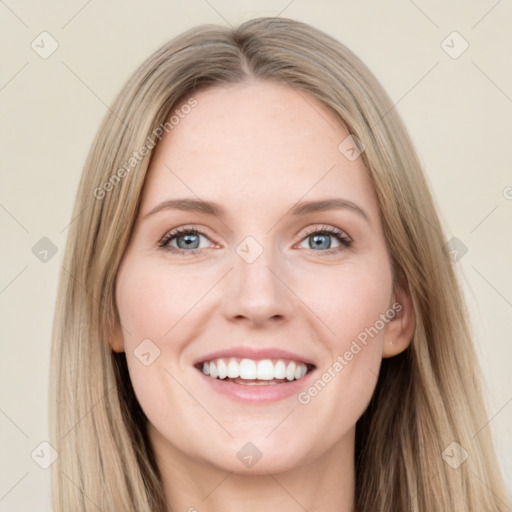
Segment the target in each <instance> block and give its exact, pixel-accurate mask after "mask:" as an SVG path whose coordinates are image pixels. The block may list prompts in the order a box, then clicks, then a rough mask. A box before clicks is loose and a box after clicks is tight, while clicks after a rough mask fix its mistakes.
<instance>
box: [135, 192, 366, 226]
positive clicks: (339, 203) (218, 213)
mask: <svg viewBox="0 0 512 512" xmlns="http://www.w3.org/2000/svg"><path fill="white" fill-rule="evenodd" d="M162 210H182V211H186V212H197V213H203V214H205V215H212V216H215V217H223V216H224V215H225V213H226V211H225V209H224V207H223V206H221V205H220V204H219V203H215V202H213V201H205V200H203V199H193V198H182V199H168V200H166V201H163V202H162V203H160V204H158V205H156V206H155V207H154V208H153V209H152V210H151V211H150V212H149V213H147V214H146V215H144V217H143V218H144V219H146V218H147V217H149V216H151V215H154V214H155V213H157V212H159V211H162ZM326 210H352V211H353V212H356V213H358V214H359V215H360V216H362V217H363V218H364V219H365V220H366V221H367V222H370V219H369V217H368V215H367V214H366V212H365V211H364V210H363V209H362V208H360V207H359V206H357V205H356V204H355V203H353V202H352V201H348V200H346V199H338V198H332V199H322V200H319V201H302V202H299V203H296V204H295V205H293V206H292V207H291V208H290V209H289V210H288V211H287V215H292V216H299V215H307V214H308V213H314V212H323V211H326Z"/></svg>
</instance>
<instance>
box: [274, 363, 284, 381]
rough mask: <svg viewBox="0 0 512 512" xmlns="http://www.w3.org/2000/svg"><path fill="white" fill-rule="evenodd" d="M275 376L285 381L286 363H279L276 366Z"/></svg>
mask: <svg viewBox="0 0 512 512" xmlns="http://www.w3.org/2000/svg"><path fill="white" fill-rule="evenodd" d="M274 376H275V378H276V379H284V378H285V377H286V365H285V364H284V361H277V363H276V364H275V366H274Z"/></svg>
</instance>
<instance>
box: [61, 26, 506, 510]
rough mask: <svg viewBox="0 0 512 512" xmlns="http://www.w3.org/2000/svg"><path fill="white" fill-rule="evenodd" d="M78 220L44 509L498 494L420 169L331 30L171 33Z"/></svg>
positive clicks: (130, 88) (499, 498)
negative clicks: (53, 458)
mask: <svg viewBox="0 0 512 512" xmlns="http://www.w3.org/2000/svg"><path fill="white" fill-rule="evenodd" d="M75 216H76V220H75V221H74V223H73V224H72V229H71V231H70V234H69V238H68V246H67V250H66V255H65V261H64V265H63V267H64V271H63V273H62V275H61V287H60V292H59V298H58V305H57V310H56V318H55V326H54V342H53V351H52V378H53V383H52V397H53V403H52V408H53V415H52V420H51V425H52V436H53V437H52V439H53V440H52V444H54V446H56V447H57V450H58V452H59V458H58V461H57V463H56V464H54V473H53V488H54V495H53V497H54V505H55V509H56V510H59V511H60V510H83V511H85V510H96V509H100V510H147V511H149V510H152V511H175V510H198V511H200V512H202V511H212V510H220V509H222V510H231V509H233V510H234V509H235V508H237V509H240V508H241V507H243V509H244V510H246V511H252V510H261V509H262V508H263V506H264V508H265V510H280V511H282V510H298V509H299V508H303V509H305V510H311V511H312V510H322V511H335V510H336V511H352V510H357V511H360V512H362V511H376V510H379V511H393V512H396V511H417V512H424V511H429V512H431V511H448V510H451V511H452V510H458V511H468V512H469V511H476V510H478V511H479V512H480V511H505V510H508V508H507V503H508V502H507V499H508V498H507V496H506V492H505V489H504V486H503V483H502V480H501V476H500V474H499V470H498V466H497V463H496V460H495V455H494V451H493V446H492V442H491V437H490V434H489V429H488V428H483V429H482V426H483V425H486V423H487V417H486V414H485V412H484V411H485V409H484V405H483V400H482V392H481V390H480V384H479V380H480V377H479V375H478V372H477V360H476V357H475V354H474V351H473V345H472V341H471V338H470V334H469V330H468V322H467V319H466V312H465V309H464V304H463V300H462V298H461V292H460V290H459V286H458V284H457V281H456V278H455V274H454V270H453V266H452V262H451V260H450V258H449V257H448V254H447V251H446V249H445V239H444V236H443V234H442V229H441V227H440V223H439V221H438V217H437V214H436V211H435V208H434V205H433V201H432V199H431V196H430V193H429V191H428V187H427V185H426V182H425V179H424V177H423V174H422V170H421V167H420V164H419V162H418V159H417V156H416V154H415V151H414V148H413V145H412V143H411V141H410V139H409V137H408V135H407V133H406V130H405V128H404V126H403V124H402V122H401V120H400V118H399V116H398V114H397V112H396V110H395V109H393V105H392V103H391V101H390V99H389V97H388V96H387V95H386V93H385V92H384V91H383V89H382V87H381V86H380V85H379V83H378V82H377V80H376V79H375V78H374V77H373V75H372V74H371V73H370V71H369V70H368V69H367V68H366V67H365V66H364V64H363V63H362V62H361V61H360V60H359V59H358V58H357V57H355V56H354V54H352V53H351V52H350V51H349V50H348V49H347V48H346V47H344V46H343V45H342V44H340V43H339V42H337V41H335V40H334V39H332V38H331V37H329V36H327V35H326V34H324V33H322V32H320V31H318V30H316V29H314V28H312V27H310V26H308V25H306V24H304V23H300V22H296V21H292V20H286V19H270V18H260V19H255V20H251V21H248V22H246V23H244V24H242V25H241V26H240V27H238V28H236V29H227V28H221V27H217V26H213V25H208V26H200V27H196V28H194V29H191V30H189V31H187V32H186V33H184V34H183V35H181V36H179V37H177V38H175V39H174V40H172V41H170V42H169V43H168V44H166V45H165V46H163V47H162V48H161V49H160V50H158V51H157V52H156V53H155V54H154V55H152V56H151V57H150V58H149V59H148V60H147V61H146V62H145V63H143V64H142V66H141V67H140V68H139V69H138V71H137V72H136V73H135V74H134V75H133V77H132V78H131V79H130V80H129V81H128V83H127V84H126V86H125V87H124V89H123V91H122V92H121V94H120V95H119V97H118V98H117V99H116V101H115V102H114V105H113V106H112V109H111V110H110V112H109V113H108V114H107V116H106V118H105V120H104V122H103V124H102V126H101V127H100V130H99V132H98V134H97V136H96V139H95V141H94V143H93V146H92V148H91V151H90V154H89V157H88V159H87V161H86V164H85V168H84V171H83V176H82V180H81V184H80V188H79V192H78V197H77V201H76V204H75V211H74V214H73V217H75Z"/></svg>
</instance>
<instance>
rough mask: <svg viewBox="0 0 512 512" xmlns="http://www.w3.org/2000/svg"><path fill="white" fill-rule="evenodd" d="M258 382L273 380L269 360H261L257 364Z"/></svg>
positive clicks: (272, 368)
mask: <svg viewBox="0 0 512 512" xmlns="http://www.w3.org/2000/svg"><path fill="white" fill-rule="evenodd" d="M257 376H258V377H257V378H258V380H272V379H273V378H274V365H273V364H272V361H271V360H270V359H263V361H260V362H259V363H258V369H257Z"/></svg>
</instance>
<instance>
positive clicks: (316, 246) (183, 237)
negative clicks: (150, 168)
mask: <svg viewBox="0 0 512 512" xmlns="http://www.w3.org/2000/svg"><path fill="white" fill-rule="evenodd" d="M201 237H204V238H206V239H207V240H209V238H208V237H207V236H206V235H205V234H204V233H202V232H201V231H199V230H197V229H195V228H179V229H176V230H174V231H172V232H171V233H168V234H167V235H166V236H165V237H164V238H163V239H162V240H161V241H160V242H159V244H158V245H159V247H162V248H164V249H168V250H169V251H171V252H175V253H179V254H197V253H200V252H202V251H203V250H204V249H205V248H208V247H209V245H208V244H207V245H206V246H203V247H200V238H201ZM332 238H335V239H336V240H337V241H338V244H339V245H337V246H335V247H334V248H332V243H331V240H330V239H332ZM308 239H310V240H312V242H311V241H310V243H309V244H308V245H309V247H308V249H311V250H313V251H315V252H321V253H324V254H334V253H337V252H339V251H342V250H343V249H345V248H348V247H350V246H351V245H352V240H351V238H350V237H349V236H348V235H346V234H345V233H344V232H343V231H341V230H338V229H334V228H321V229H318V228H316V229H313V230H311V231H310V232H309V233H307V234H306V236H305V237H304V238H303V239H302V240H303V241H305V240H308ZM172 242H175V243H176V246H175V245H171V243H172ZM320 249H322V250H320ZM323 249H326V250H323Z"/></svg>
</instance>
